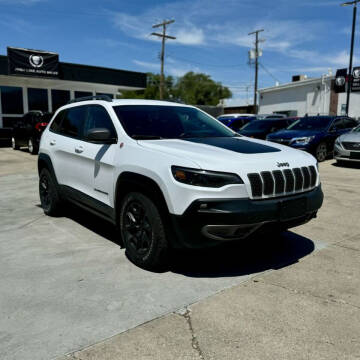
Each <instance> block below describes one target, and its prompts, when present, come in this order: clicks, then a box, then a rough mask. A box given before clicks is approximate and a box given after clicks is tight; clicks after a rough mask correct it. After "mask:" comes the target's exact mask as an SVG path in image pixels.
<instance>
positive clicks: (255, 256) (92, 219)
mask: <svg viewBox="0 0 360 360" xmlns="http://www.w3.org/2000/svg"><path fill="white" fill-rule="evenodd" d="M66 216H67V217H68V218H70V219H71V220H73V221H75V222H77V223H78V224H80V225H81V226H84V227H85V228H87V229H88V230H90V231H93V232H94V233H96V234H98V235H99V236H101V237H103V238H105V239H107V240H110V241H112V242H114V243H115V244H118V245H119V246H121V243H120V240H119V235H118V233H117V230H116V228H115V226H114V225H112V224H110V223H109V222H107V221H106V220H103V219H101V218H99V217H97V216H95V215H93V214H91V213H88V212H87V211H85V210H82V209H80V208H78V207H76V206H74V205H71V204H69V205H68V207H67V213H66ZM314 249H315V245H314V243H313V241H311V240H310V239H307V238H305V237H302V236H300V235H297V234H295V233H293V232H290V231H288V232H284V233H283V234H281V235H278V234H277V235H276V236H275V235H273V236H272V235H271V234H268V235H263V236H262V237H259V238H252V239H250V240H243V241H238V242H232V243H224V244H221V245H220V246H217V247H211V248H208V249H201V250H176V251H173V252H172V254H171V258H170V265H169V266H168V267H167V268H166V269H165V271H171V272H174V273H178V274H182V275H184V276H189V277H228V276H242V275H250V274H254V273H259V272H263V271H266V270H270V269H280V268H283V267H286V266H289V265H290V264H293V263H296V262H297V261H299V259H301V258H303V257H305V256H306V255H308V254H310V253H311V252H313V251H314Z"/></svg>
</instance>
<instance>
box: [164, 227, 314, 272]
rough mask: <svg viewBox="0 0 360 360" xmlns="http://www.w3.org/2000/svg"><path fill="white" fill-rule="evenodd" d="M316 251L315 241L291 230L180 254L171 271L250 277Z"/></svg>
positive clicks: (281, 266)
mask: <svg viewBox="0 0 360 360" xmlns="http://www.w3.org/2000/svg"><path fill="white" fill-rule="evenodd" d="M314 249H315V245H314V243H313V241H311V240H310V239H307V238H305V237H303V236H300V235H297V234H295V233H293V232H290V231H288V232H284V233H283V234H281V235H277V236H272V235H271V234H268V235H266V236H263V237H261V238H260V237H259V238H252V239H249V240H243V241H238V242H233V243H227V244H224V245H222V246H218V247H216V248H209V249H204V250H193V251H187V250H186V251H179V252H178V254H177V255H174V256H173V261H172V265H171V269H170V270H171V271H172V272H175V273H179V274H183V275H185V276H191V277H227V276H241V275H250V274H254V273H259V272H263V271H266V270H270V269H281V268H283V267H286V266H289V265H291V264H294V263H296V262H298V261H299V259H301V258H303V257H305V256H306V255H309V254H310V253H312V252H313V251H314Z"/></svg>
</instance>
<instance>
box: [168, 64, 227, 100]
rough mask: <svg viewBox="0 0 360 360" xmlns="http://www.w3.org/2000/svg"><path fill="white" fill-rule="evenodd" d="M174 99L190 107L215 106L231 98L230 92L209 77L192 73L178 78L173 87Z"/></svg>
mask: <svg viewBox="0 0 360 360" xmlns="http://www.w3.org/2000/svg"><path fill="white" fill-rule="evenodd" d="M174 95H175V98H177V99H180V100H181V101H183V102H184V103H186V104H191V105H217V104H219V102H220V100H221V99H227V98H230V97H231V96H232V94H231V91H230V90H229V89H228V88H227V87H226V86H222V84H221V83H219V82H215V81H214V80H212V79H211V77H210V76H209V75H206V74H202V73H198V74H196V73H194V72H192V71H190V72H188V73H186V74H185V75H184V76H182V77H180V78H179V79H178V81H177V82H176V84H175V87H174Z"/></svg>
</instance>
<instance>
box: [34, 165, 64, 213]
mask: <svg viewBox="0 0 360 360" xmlns="http://www.w3.org/2000/svg"><path fill="white" fill-rule="evenodd" d="M39 195H40V202H41V207H42V208H43V210H44V213H45V214H46V215H49V216H56V215H59V213H60V210H61V200H60V196H59V192H58V189H57V186H56V183H55V180H54V179H53V177H52V176H51V174H50V172H49V170H48V169H42V170H41V172H40V179H39Z"/></svg>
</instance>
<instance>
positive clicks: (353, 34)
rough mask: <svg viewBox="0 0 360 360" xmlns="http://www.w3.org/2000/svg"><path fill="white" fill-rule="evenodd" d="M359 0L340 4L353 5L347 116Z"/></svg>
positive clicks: (347, 112)
mask: <svg viewBox="0 0 360 360" xmlns="http://www.w3.org/2000/svg"><path fill="white" fill-rule="evenodd" d="M359 1H360V0H354V1H349V2H346V3H343V4H341V6H348V5H354V8H353V23H352V31H351V43H350V60H349V74H348V86H347V93H346V115H347V116H349V105H350V93H351V85H352V70H353V67H352V65H353V55H354V40H355V25H356V11H357V3H358V2H359Z"/></svg>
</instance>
